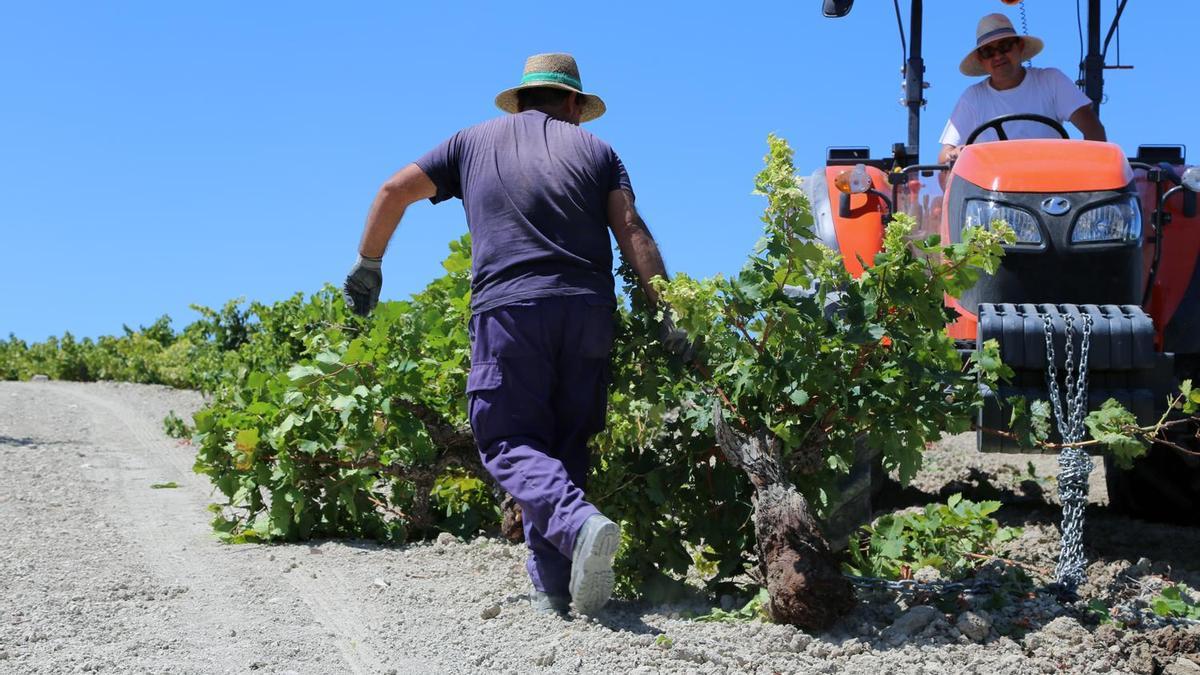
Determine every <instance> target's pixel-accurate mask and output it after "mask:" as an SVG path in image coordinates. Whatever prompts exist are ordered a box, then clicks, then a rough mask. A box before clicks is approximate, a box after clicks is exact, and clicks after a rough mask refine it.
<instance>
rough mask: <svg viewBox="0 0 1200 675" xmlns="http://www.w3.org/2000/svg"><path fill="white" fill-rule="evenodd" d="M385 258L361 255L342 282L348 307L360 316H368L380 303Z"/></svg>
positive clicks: (343, 294)
mask: <svg viewBox="0 0 1200 675" xmlns="http://www.w3.org/2000/svg"><path fill="white" fill-rule="evenodd" d="M382 268H383V258H368V257H366V256H362V255H360V256H359V257H358V262H356V263H354V267H351V268H350V274H347V275H346V283H344V284H342V297H343V298H345V299H346V307H347V308H349V309H350V311H351V312H354V313H355V314H357V315H359V316H366V315H368V314H370V313H371V310H373V309H375V305H376V304H378V303H379V289H380V288H383V269H382Z"/></svg>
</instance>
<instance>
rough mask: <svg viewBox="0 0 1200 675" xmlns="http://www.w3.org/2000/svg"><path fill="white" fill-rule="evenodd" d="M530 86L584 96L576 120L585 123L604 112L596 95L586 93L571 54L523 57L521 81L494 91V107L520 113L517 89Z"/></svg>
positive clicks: (605, 108) (601, 103)
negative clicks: (581, 108)
mask: <svg viewBox="0 0 1200 675" xmlns="http://www.w3.org/2000/svg"><path fill="white" fill-rule="evenodd" d="M533 87H550V88H552V89H565V90H567V91H573V92H575V93H576V94H583V95H584V96H586V97H587V100H586V102H585V103H584V104H583V110H582V111H581V112H580V116H579V121H580V122H588V121H591V120H594V119H596V118H597V117H599V116H601V115H603V114H604V111H605V110H607V109H608V108H607V107H606V106H605V105H604V101H602V100H601V99H600V97H599V96H597V95H595V94H591V93H588V92H585V91H584V90H583V82H582V81H581V80H580V79H579V66H577V65H575V57H574V56H571V55H570V54H534V55H533V56H531V57H529V58H528V59H525V73H524V74H523V75H522V76H521V84H518V85H517V86H515V87H513V88H511V89H505V90H504V91H502V92H500V93H499V94H496V107H497V108H499V109H501V110H503V111H504V112H508V113H515V112H519V111H518V109H517V92H518V91H520V90H522V89H532V88H533Z"/></svg>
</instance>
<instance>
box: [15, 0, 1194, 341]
mask: <svg viewBox="0 0 1200 675" xmlns="http://www.w3.org/2000/svg"><path fill="white" fill-rule="evenodd" d="M820 4H821V3H820V0H791V1H788V2H754V3H686V4H685V3H650V2H639V3H626V2H619V1H618V2H609V3H591V4H587V3H582V4H571V5H564V4H563V3H550V2H540V1H536V0H530V1H528V2H523V3H514V2H506V3H498V2H486V3H485V2H477V3H455V2H442V3H399V2H390V3H365V2H362V3H305V2H290V3H231V2H212V3H163V2H142V3H138V2H120V3H91V2H89V3H68V2H62V3H8V4H7V5H6V6H5V7H4V8H3V9H0V87H2V88H3V99H2V100H3V104H2V105H0V336H4V335H7V334H8V333H10V332H11V333H15V334H16V335H18V336H19V337H22V338H25V339H27V340H41V339H44V338H45V337H46V336H48V335H50V334H61V333H62V332H63V331H67V330H69V331H71V332H73V333H74V334H76V335H77V336H97V335H101V334H110V333H118V332H120V330H121V325H122V324H129V325H132V326H136V325H138V324H148V323H150V322H152V321H153V320H154V319H156V318H157V317H158V316H160V315H162V314H169V315H170V316H171V317H172V318H173V319H174V320H175V326H176V328H181V327H182V326H183V325H184V324H185V323H187V322H189V321H191V320H193V319H194V318H195V314H194V313H193V312H192V311H191V310H189V309H188V305H189V304H191V303H199V304H204V305H210V306H219V305H221V304H223V303H224V302H225V301H226V300H228V299H230V298H236V297H245V298H248V299H256V300H263V301H274V300H279V299H282V298H284V297H287V296H289V295H291V294H292V293H294V292H296V291H304V292H306V293H308V292H312V291H315V290H317V289H318V288H320V286H321V284H322V283H324V282H327V281H328V282H334V283H337V284H340V283H341V280H342V279H343V278H344V276H345V273H346V271H347V270H348V268H349V267H350V265H351V264H352V263H353V261H354V257H355V250H356V246H357V242H358V238H359V235H360V233H361V230H362V225H363V219H364V217H365V214H366V211H367V207H368V206H369V204H370V202H371V199H372V197H373V196H374V193H375V190H376V189H377V188H378V186H379V184H380V183H381V182H382V181H383V180H384V179H386V178H387V177H388V175H390V174H391V173H392V172H393V171H395V170H396V169H398V168H400V167H401V166H403V165H404V164H406V163H407V162H409V161H411V160H413V159H415V158H416V157H418V156H419V155H421V154H422V153H423V152H425V151H426V150H427V149H429V148H430V147H432V146H433V145H434V144H436V143H437V142H439V141H441V140H442V139H444V138H445V137H447V136H449V135H450V134H451V133H453V132H454V131H456V130H457V129H459V128H461V127H464V126H468V125H471V124H474V123H476V122H480V121H482V120H484V119H487V118H489V117H491V116H493V115H496V114H499V113H498V111H496V109H495V108H494V107H493V105H492V99H493V97H494V96H495V94H496V93H497V92H498V91H499V90H501V89H504V88H506V87H508V86H511V85H513V84H515V83H516V82H517V81H518V80H519V77H520V73H521V68H522V65H523V63H524V60H525V57H526V56H527V55H529V54H532V53H536V52H542V51H569V52H572V53H574V54H575V55H576V57H577V58H578V60H579V63H580V68H581V71H582V76H583V81H584V85H585V87H586V88H587V89H589V90H592V91H594V92H596V93H598V94H600V95H601V96H603V97H604V99H605V101H606V102H607V104H608V109H609V112H608V114H607V115H606V116H605V117H603V118H601V119H600V120H597V121H596V122H593V123H589V124H588V125H587V127H588V128H589V129H590V130H591V131H593V132H594V133H596V134H598V135H599V136H601V137H602V138H605V139H606V140H608V141H609V142H610V143H612V145H613V146H614V147H615V148H616V150H617V152H618V153H620V154H621V156H622V158H623V159H624V161H625V164H626V166H627V167H628V168H629V171H630V174H631V177H632V179H633V182H634V187H635V189H636V191H637V193H638V204H639V208H640V209H641V211H642V214H643V216H644V217H645V219H646V221H647V222H648V223H649V225H650V227H651V229H652V230H653V232H654V233H655V236H656V237H657V239H658V241H659V243H660V246H661V248H662V250H663V253H664V256H665V258H666V261H667V264H668V267H669V268H670V269H671V270H673V271H686V272H688V273H689V274H693V275H710V274H714V273H717V272H725V273H729V272H734V271H736V270H737V269H738V268H739V267H740V266H741V264H742V261H743V260H744V257H745V254H746V253H747V252H748V251H749V250H750V248H751V247H752V246H753V244H754V242H755V240H756V239H757V238H758V236H759V232H760V223H759V220H758V216H759V212H760V210H761V208H762V201H761V200H760V199H759V198H757V197H754V196H752V195H751V194H750V192H751V189H752V179H753V176H754V174H755V173H756V172H757V170H758V168H759V166H760V164H761V158H762V155H763V153H764V149H765V139H766V136H767V134H768V133H769V132H776V133H779V134H780V135H782V136H784V137H785V138H787V139H788V140H789V141H790V142H791V144H792V146H793V147H794V148H795V149H796V156H797V164H798V166H799V167H800V168H801V169H802V172H804V173H808V172H811V171H812V170H813V169H815V168H817V167H818V166H820V165H821V163H822V161H823V158H824V152H825V148H826V147H827V146H830V145H869V146H871V148H872V150H873V151H874V153H875V154H883V153H885V152H886V151H887V149H888V148H889V147H890V145H891V144H892V143H893V142H896V141H902V140H904V135H905V129H906V126H905V124H906V122H905V112H904V109H903V108H902V107H900V105H898V104H897V99H899V98H900V96H901V91H900V75H899V66H900V65H901V53H900V44H899V36H898V34H897V31H896V25H895V17H894V10H893V8H892V3H890V2H886V1H885V0H859V2H858V6H856V7H855V9H854V12H853V13H852V14H851V15H850V16H849V17H846V18H844V19H839V20H830V19H823V18H822V17H821V15H820ZM1104 4H1105V16H1106V17H1109V16H1111V14H1112V9H1113V6H1114V4H1115V3H1114V2H1112V1H1109V0H1106V2H1105V3H1104ZM907 5H908V2H907V0H902V1H901V7H902V10H903V14H904V16H905V21H906V23H907V12H908V10H907ZM926 5H927V6H926V10H925V14H926V17H925V18H926V22H925V24H926V25H925V59H926V66H927V73H926V80H927V81H929V82H930V83H931V85H932V86H931V88H930V89H928V90H927V92H926V93H927V98H928V100H929V105H928V108H927V109H926V110H925V112H924V116H923V120H922V157H923V159H926V160H928V161H932V160H933V158H934V155H935V153H936V149H937V144H936V139H937V136H938V134H939V133H940V131H941V127H942V125H943V124H944V122H945V119H946V116H947V115H948V114H949V111H950V108H951V107H952V106H953V104H954V101H955V100H956V99H957V97H958V94H959V93H960V92H961V91H962V89H963V88H964V87H965V86H967V85H968V84H970V82H971V80H968V79H967V78H965V77H963V76H962V75H960V74H959V73H958V71H957V65H958V62H959V60H960V59H961V58H962V56H963V55H964V54H965V53H966V52H967V51H968V50H969V49H970V47H971V46H972V45H973V44H974V30H975V23H976V21H977V20H978V19H979V17H980V16H982V15H983V14H986V13H989V12H994V11H999V12H1005V13H1007V14H1008V15H1009V16H1011V17H1013V18H1014V21H1015V23H1017V27H1018V30H1020V23H1019V14H1018V12H1017V9H1016V8H1015V7H1013V8H1009V7H1006V6H1004V5H1002V4H1001V3H1000V2H999V1H998V0H927V1H926ZM1026 5H1027V7H1026V9H1027V15H1028V29H1029V33H1031V34H1033V35H1036V36H1039V37H1042V38H1043V39H1045V40H1046V42H1047V49H1046V51H1045V52H1043V54H1042V55H1040V56H1039V57H1038V58H1036V59H1035V61H1034V65H1039V66H1051V65H1053V66H1056V67H1059V68H1061V69H1062V70H1063V71H1064V72H1066V73H1067V74H1068V75H1069V76H1071V77H1072V78H1073V77H1074V76H1075V72H1076V68H1077V63H1078V60H1079V40H1078V34H1077V29H1076V16H1075V3H1074V2H1073V1H1072V0H1026ZM1165 7H1169V8H1170V11H1169V13H1167V12H1164V8H1165ZM1198 25H1200V2H1193V1H1191V0H1187V1H1182V0H1181V1H1180V2H1170V3H1168V2H1162V1H1160V0H1154V1H1153V2H1151V1H1150V0H1131V1H1130V2H1129V6H1128V8H1127V9H1126V11H1125V15H1124V17H1123V21H1122V26H1123V30H1122V34H1121V38H1122V40H1121V44H1120V46H1121V62H1122V63H1124V64H1131V65H1134V66H1135V69H1134V70H1117V71H1108V73H1107V85H1106V92H1107V95H1108V101H1107V103H1106V104H1105V106H1104V107H1103V109H1102V112H1101V116H1102V119H1103V121H1104V122H1105V124H1106V126H1107V128H1108V133H1109V138H1110V140H1112V141H1114V142H1117V143H1119V144H1121V145H1122V146H1123V147H1124V148H1125V149H1126V151H1127V152H1129V153H1132V152H1133V151H1134V149H1135V148H1136V146H1137V145H1138V144H1139V143H1182V144H1185V145H1188V146H1189V148H1190V149H1191V150H1192V151H1193V152H1194V153H1200V125H1197V124H1196V121H1195V120H1196V108H1197V102H1198V96H1197V93H1196V86H1195V77H1194V71H1193V70H1192V69H1191V66H1192V60H1191V59H1190V58H1188V56H1189V55H1190V54H1192V53H1194V49H1195V43H1194V42H1193V41H1194V40H1195V39H1196V38H1195V31H1196V26H1198ZM906 29H907V26H906ZM1115 57H1116V46H1115V42H1114V46H1113V47H1112V48H1110V53H1109V62H1110V63H1114V62H1115V60H1116V58H1115ZM1073 132H1074V130H1073ZM1074 133H1075V135H1078V132H1074ZM1193 159H1194V160H1195V161H1200V159H1198V158H1193ZM465 229H466V226H465V222H464V219H463V213H462V208H461V205H460V203H459V202H457V201H452V202H447V203H444V204H441V205H438V206H436V207H435V206H431V205H429V204H427V203H421V204H418V205H416V206H414V207H413V208H411V209H410V210H409V213H408V215H407V216H406V218H405V220H404V222H403V223H401V226H400V230H399V231H398V232H397V235H396V237H395V238H394V239H393V240H392V245H391V248H390V249H389V251H388V255H387V258H386V259H385V262H384V291H383V295H384V297H385V298H399V297H404V296H407V295H408V294H409V293H411V292H413V291H415V290H418V289H420V288H421V287H422V286H423V285H424V284H425V283H426V282H428V281H429V280H430V279H432V278H433V277H434V276H436V275H437V274H439V272H440V267H439V264H438V263H439V261H440V260H441V258H442V257H443V255H444V253H445V251H446V242H448V241H449V240H450V239H452V238H454V237H457V236H458V235H459V234H461V233H462V232H464V231H465Z"/></svg>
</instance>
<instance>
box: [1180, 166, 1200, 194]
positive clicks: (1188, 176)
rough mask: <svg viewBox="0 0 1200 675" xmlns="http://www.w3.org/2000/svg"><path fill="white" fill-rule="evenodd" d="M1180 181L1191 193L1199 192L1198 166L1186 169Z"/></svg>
mask: <svg viewBox="0 0 1200 675" xmlns="http://www.w3.org/2000/svg"><path fill="white" fill-rule="evenodd" d="M1181 180H1182V181H1183V185H1184V187H1186V188H1187V189H1189V190H1191V191H1192V192H1200V166H1191V167H1188V168H1187V169H1186V170H1185V171H1184V172H1183V177H1182V178H1181Z"/></svg>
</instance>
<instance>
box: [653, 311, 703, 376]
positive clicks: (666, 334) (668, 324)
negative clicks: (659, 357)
mask: <svg viewBox="0 0 1200 675" xmlns="http://www.w3.org/2000/svg"><path fill="white" fill-rule="evenodd" d="M658 340H659V342H662V344H663V346H664V347H666V348H667V351H669V352H671V353H672V354H674V355H676V356H678V357H679V358H681V359H683V362H684V363H691V361H692V360H693V359H694V358H696V345H695V343H693V342H692V341H691V339H690V338H688V334H687V331H685V330H684V329H682V328H680V327H679V326H676V325H675V321H674V320H672V319H671V315H670V313H669V312H667V313H665V314H664V315H663V318H662V322H661V323H659V324H658Z"/></svg>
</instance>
